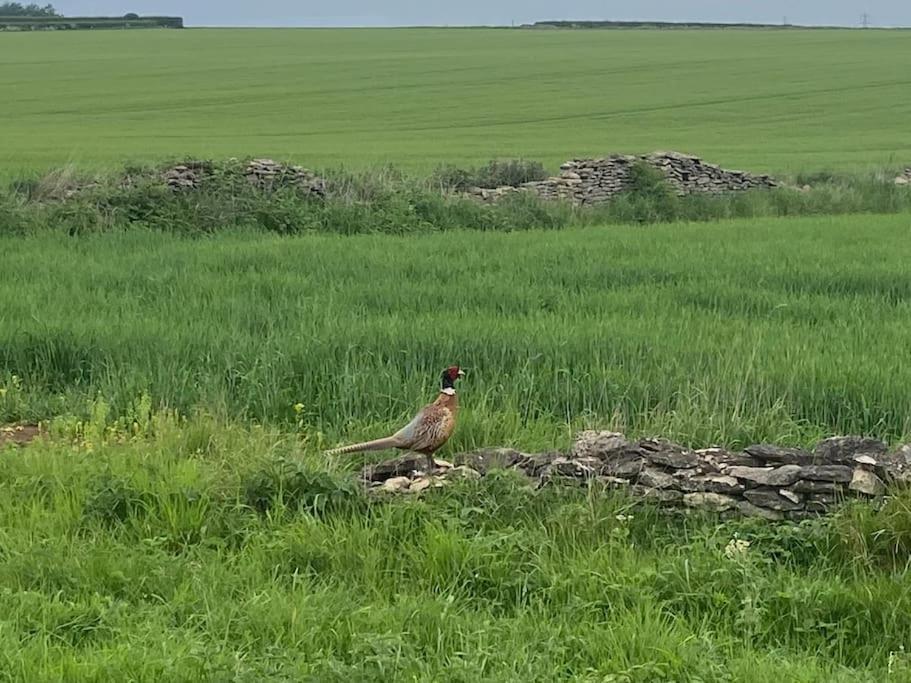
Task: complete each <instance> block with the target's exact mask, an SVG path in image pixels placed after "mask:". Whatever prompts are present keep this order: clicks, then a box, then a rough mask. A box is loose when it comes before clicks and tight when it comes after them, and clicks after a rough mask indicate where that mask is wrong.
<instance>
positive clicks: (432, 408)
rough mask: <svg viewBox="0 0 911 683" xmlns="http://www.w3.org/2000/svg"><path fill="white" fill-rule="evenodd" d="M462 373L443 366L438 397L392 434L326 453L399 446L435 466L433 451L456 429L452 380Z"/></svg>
mask: <svg viewBox="0 0 911 683" xmlns="http://www.w3.org/2000/svg"><path fill="white" fill-rule="evenodd" d="M464 376H465V372H464V371H463V370H462V369H461V368H460V367H459V366H457V365H453V366H452V367H449V368H446V369H445V370H444V371H443V375H442V377H441V378H440V395H439V396H438V397H437V400H436V401H434V402H433V403H430V404H428V405H426V406H424V408H422V409H421V411H420V412H419V413H418V414H417V415H415V416H414V419H412V420H411V422H409V423H408V424H407V425H405V426H404V427H402V428H401V429H400V430H399V431H397V432H396V433H395V434H393V435H392V436H388V437H386V438H384V439H376V440H375V441H366V442H364V443H357V444H353V445H351V446H344V447H342V448H336V449H334V450H331V451H328V452H327V455H343V454H346V453H365V452H367V451H383V450H386V449H387V448H398V449H399V450H403V451H413V452H415V453H421V454H422V455H426V456H427V459H428V466H429V467H430V468H431V469H432V468H433V466H434V462H433V454H434V453H435V452H436V451H438V450H439V449H440V448H441V447H442V446H443V444H445V443H446V442H447V441H448V440H449V437H450V436H452V432H453V430H454V429H455V424H456V417H457V416H458V413H459V397H458V396H457V395H456V390H455V382H456V380H457V379H459V378H460V377H464Z"/></svg>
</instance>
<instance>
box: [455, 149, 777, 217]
mask: <svg viewBox="0 0 911 683" xmlns="http://www.w3.org/2000/svg"><path fill="white" fill-rule="evenodd" d="M640 162H643V163H646V164H648V165H649V166H652V167H653V168H655V169H657V170H659V171H660V172H661V173H662V174H663V175H664V177H665V179H666V180H667V182H668V183H669V184H670V185H671V187H673V189H674V190H675V192H676V193H677V194H678V195H680V196H683V195H690V194H724V193H728V192H743V191H745V190H755V189H770V188H774V187H778V186H779V183H778V182H777V181H776V180H775V179H773V178H771V177H770V176H767V175H753V174H751V173H747V172H745V171H733V170H727V169H723V168H721V167H720V166H716V165H715V164H709V163H706V162H704V161H703V160H702V159H700V158H699V157H695V156H690V155H688V154H680V153H678V152H654V153H652V154H646V155H643V156H629V155H620V154H615V155H611V156H608V157H603V158H600V159H572V160H570V161H567V162H566V163H565V164H563V165H562V166H561V167H560V175H558V176H554V177H552V178H547V179H546V180H541V181H535V182H530V183H524V184H522V185H520V186H519V187H500V188H493V189H485V188H474V189H472V190H471V191H470V194H471V195H473V196H474V197H476V198H478V199H480V200H482V201H485V202H495V201H497V200H499V199H501V198H503V197H504V196H507V195H510V194H514V193H516V192H532V193H534V194H536V195H537V196H538V197H540V198H541V199H545V200H566V201H570V202H572V203H574V204H579V205H592V204H600V203H604V202H609V201H610V200H611V199H613V198H614V197H616V196H617V195H619V194H621V193H623V192H626V191H628V190H629V189H630V188H631V185H632V178H633V166H634V165H635V164H636V163H640Z"/></svg>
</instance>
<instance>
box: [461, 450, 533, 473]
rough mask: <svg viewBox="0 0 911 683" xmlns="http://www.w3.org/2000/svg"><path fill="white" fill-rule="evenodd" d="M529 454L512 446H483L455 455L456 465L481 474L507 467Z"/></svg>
mask: <svg viewBox="0 0 911 683" xmlns="http://www.w3.org/2000/svg"><path fill="white" fill-rule="evenodd" d="M528 457H529V456H528V455H526V454H525V453H521V452H520V451H517V450H515V449H512V448H485V449H482V450H480V451H474V452H472V453H460V454H459V455H457V456H456V457H455V464H456V465H465V466H467V467H470V468H472V469H474V470H477V471H478V472H480V473H482V474H487V473H488V472H490V471H491V470H499V469H508V468H510V467H514V466H516V465H517V464H518V463H520V462H522V461H523V460H524V459H527V458H528Z"/></svg>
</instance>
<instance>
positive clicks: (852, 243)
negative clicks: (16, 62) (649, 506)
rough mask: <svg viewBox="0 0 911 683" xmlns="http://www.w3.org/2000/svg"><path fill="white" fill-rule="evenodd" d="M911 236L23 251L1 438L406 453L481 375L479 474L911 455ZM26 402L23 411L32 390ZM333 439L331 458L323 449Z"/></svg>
mask: <svg viewBox="0 0 911 683" xmlns="http://www.w3.org/2000/svg"><path fill="white" fill-rule="evenodd" d="M907 237H908V217H907V216H906V215H899V216H892V217H872V216H846V217H839V218H831V217H825V218H803V219H793V220H774V221H773V220H752V221H730V222H722V223H704V224H673V225H666V226H651V227H649V228H648V229H647V230H644V229H642V228H638V227H635V226H625V227H620V226H615V227H610V228H588V229H567V230H564V231H560V232H548V231H531V232H524V233H513V234H500V233H476V232H474V233H473V232H467V231H453V232H447V233H443V234H428V235H422V236H417V237H416V236H403V237H394V236H389V235H361V236H356V237H339V236H336V235H310V236H305V237H294V238H290V237H263V236H262V235H259V234H253V235H251V234H248V233H241V234H227V235H220V236H218V237H212V238H208V239H203V240H186V239H175V238H173V237H171V236H168V235H163V234H161V233H157V232H141V231H131V232H129V233H124V234H108V235H100V236H86V237H82V238H65V239H61V237H60V236H59V235H56V234H44V235H36V236H33V237H27V238H21V237H8V238H5V239H3V240H0V270H2V272H3V274H4V277H3V278H2V279H0V321H2V324H0V372H3V373H4V375H3V376H0V385H2V386H6V387H8V390H7V391H6V392H5V395H4V396H3V397H2V398H0V420H12V419H35V418H40V417H47V416H50V415H55V414H62V413H68V412H74V413H77V414H88V411H89V410H90V408H89V406H90V404H91V402H92V401H94V400H95V399H96V397H97V396H98V395H99V394H100V396H101V397H102V398H103V399H104V400H105V401H107V402H108V403H109V404H110V406H111V413H112V415H122V414H125V412H126V411H128V410H130V406H131V405H132V404H133V402H134V401H135V400H136V399H137V397H139V396H140V395H143V394H147V395H149V396H151V397H152V398H153V400H154V403H155V405H159V406H167V407H170V408H175V409H178V410H180V411H181V412H183V413H191V412H192V411H193V410H195V409H197V408H200V407H202V408H204V409H205V410H207V411H214V412H215V413H216V414H220V415H224V416H233V417H237V418H241V419H245V420H255V421H259V422H270V423H277V424H285V425H289V426H290V425H293V424H296V423H297V421H298V420H299V419H300V417H299V416H298V415H296V414H295V413H294V412H293V411H292V409H291V407H292V406H293V405H295V404H297V403H303V404H304V406H305V409H304V412H303V420H304V424H305V427H306V431H307V433H308V434H310V435H311V436H312V437H313V438H314V439H317V438H319V439H322V440H323V441H324V442H325V443H330V442H335V441H337V440H340V439H344V438H350V437H360V436H369V435H372V434H375V433H377V432H384V431H386V430H388V429H390V428H392V427H393V426H394V425H396V424H398V423H399V422H401V420H402V419H403V418H405V417H407V416H408V415H410V413H411V412H412V411H413V410H414V409H415V408H417V407H418V406H419V405H421V403H422V402H423V401H424V400H425V399H427V398H428V397H430V396H432V395H433V392H434V391H435V385H434V382H435V380H436V377H437V376H438V373H439V369H440V368H441V367H445V366H446V365H447V364H450V363H459V364H461V365H463V366H465V367H467V368H468V369H469V376H468V379H467V381H466V382H465V386H464V392H465V409H464V410H465V412H464V415H463V418H462V424H461V427H460V429H459V432H458V434H457V435H456V438H455V441H454V447H455V448H465V447H470V446H476V445H490V444H492V443H501V444H505V443H513V442H515V443H520V444H521V445H524V446H528V447H532V446H539V445H540V446H544V445H547V446H549V445H554V444H563V443H565V442H566V440H567V438H568V434H569V431H570V430H571V429H572V428H575V427H579V426H583V425H586V424H594V425H599V426H606V425H614V426H616V427H620V428H623V429H627V430H630V432H631V433H644V432H660V433H663V434H665V435H667V436H671V437H677V438H681V439H683V440H685V441H687V442H690V443H693V444H699V445H707V444H710V443H713V442H719V441H720V442H724V443H726V444H730V445H738V444H741V445H742V444H745V443H747V442H756V441H764V440H775V441H787V442H794V443H802V442H810V441H812V440H813V439H815V438H816V437H818V436H819V435H821V434H831V433H833V432H842V433H843V432H852V433H855V432H856V433H869V434H875V435H878V436H882V437H885V438H889V439H895V438H898V437H901V436H903V435H907V434H909V433H911V430H909V416H911V402H909V397H908V395H907V392H906V391H905V386H906V385H907V384H908V381H909V379H911V378H909V377H908V364H907V363H906V362H905V361H904V355H903V354H902V353H901V351H900V349H902V348H904V346H905V344H906V336H907V325H906V324H905V321H906V320H907V317H908V314H909V297H911V283H909V281H908V278H907V277H906V274H905V271H906V263H907V261H908V258H909V256H911V254H909V253H908V247H907V245H908V244H909V242H908V240H907ZM12 375H16V376H17V377H18V378H19V380H18V381H19V383H20V386H19V388H14V387H12V386H11V385H10V384H9V382H10V377H11V376H12ZM317 435H319V436H317Z"/></svg>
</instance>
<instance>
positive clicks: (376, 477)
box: [361, 453, 427, 482]
mask: <svg viewBox="0 0 911 683" xmlns="http://www.w3.org/2000/svg"><path fill="white" fill-rule="evenodd" d="M426 468H427V458H426V457H424V456H423V455H418V454H415V453H406V454H405V455H401V456H399V457H398V458H393V459H392V460H385V461H383V462H381V463H377V464H376V465H367V466H366V467H364V469H363V470H362V471H361V474H362V476H363V478H364V480H365V481H378V482H382V481H386V480H387V479H391V478H393V477H401V476H411V475H413V474H414V473H415V472H423V471H424V470H425V469H426Z"/></svg>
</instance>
